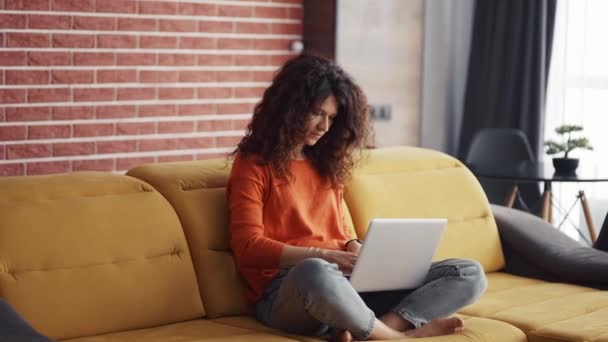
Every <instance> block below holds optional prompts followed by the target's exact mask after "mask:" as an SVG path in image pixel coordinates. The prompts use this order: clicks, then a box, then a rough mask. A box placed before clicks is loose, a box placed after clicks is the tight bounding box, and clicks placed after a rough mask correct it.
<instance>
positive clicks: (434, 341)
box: [213, 315, 527, 342]
mask: <svg viewBox="0 0 608 342" xmlns="http://www.w3.org/2000/svg"><path fill="white" fill-rule="evenodd" d="M459 316H460V317H461V318H462V319H463V320H464V326H465V329H464V331H463V332H462V333H459V334H456V335H449V336H440V337H432V338H422V339H416V341H420V342H425V341H428V342H448V341H449V342H476V341H484V342H486V341H492V342H526V340H527V339H526V335H525V334H524V333H523V332H522V331H521V330H520V329H518V328H516V327H514V326H512V325H510V324H507V323H504V322H499V321H495V320H491V319H486V318H479V317H470V316H466V315H459ZM213 322H216V323H221V324H226V325H230V326H233V327H240V328H244V329H251V330H256V331H260V332H272V333H277V334H280V332H277V331H276V330H273V329H271V328H268V327H266V326H264V325H263V324H261V323H259V322H258V321H256V320H255V319H254V318H252V317H247V316H240V317H223V318H218V319H215V320H213ZM283 335H285V334H283ZM285 336H287V337H290V338H293V339H296V340H299V341H306V342H312V341H319V340H318V339H314V338H310V337H305V336H296V335H285ZM403 341H410V340H403Z"/></svg>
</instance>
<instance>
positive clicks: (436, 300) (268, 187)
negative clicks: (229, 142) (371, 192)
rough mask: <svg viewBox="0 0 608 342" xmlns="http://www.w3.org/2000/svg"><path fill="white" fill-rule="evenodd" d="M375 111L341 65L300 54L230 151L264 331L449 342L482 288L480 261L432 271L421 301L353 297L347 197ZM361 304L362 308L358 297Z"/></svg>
mask: <svg viewBox="0 0 608 342" xmlns="http://www.w3.org/2000/svg"><path fill="white" fill-rule="evenodd" d="M367 118H368V106H367V102H366V98H365V96H364V94H363V92H362V91H361V89H360V88H359V87H358V86H357V85H356V84H355V83H354V82H353V80H352V79H351V78H350V77H349V76H348V75H347V74H346V73H345V72H344V71H343V70H342V69H341V68H340V67H338V66H336V65H335V64H333V63H332V62H330V61H328V60H326V59H323V58H321V57H315V56H309V55H302V56H299V57H296V58H294V59H292V60H290V61H288V62H287V63H286V64H285V65H284V66H283V67H282V68H281V69H280V70H279V72H278V73H277V74H276V76H275V77H274V80H273V82H272V84H271V85H270V87H269V88H268V89H266V91H265V92H264V96H263V98H262V100H261V101H260V103H258V104H257V105H256V107H255V110H254V114H253V118H252V121H251V123H250V124H249V126H248V127H247V133H246V135H245V137H244V138H243V139H242V140H241V142H240V143H239V144H238V146H237V148H236V150H235V151H234V152H233V156H234V164H233V167H232V172H231V175H230V179H229V182H228V202H229V206H230V219H231V231H232V240H231V245H232V249H233V252H234V256H235V260H236V265H237V268H238V270H239V272H240V274H241V275H242V276H243V278H244V279H245V281H246V284H247V288H246V293H245V297H246V300H247V301H248V302H249V303H250V304H254V305H255V309H256V317H257V318H258V320H260V321H261V322H263V323H264V324H266V325H268V326H270V327H273V328H276V329H280V330H284V331H286V332H290V333H297V334H305V335H313V336H321V335H324V334H325V333H327V332H328V331H329V330H330V329H331V330H332V332H333V337H334V338H335V339H337V340H346V341H348V340H351V339H352V338H355V339H357V340H366V339H372V340H377V339H398V338H408V337H428V336H436V335H445V334H453V333H456V332H459V331H461V330H462V327H463V322H462V320H460V319H459V318H456V317H449V315H451V314H453V313H454V312H456V311H457V310H458V309H460V308H461V307H463V306H464V305H467V304H469V303H471V302H473V301H474V300H475V299H477V298H478V297H479V296H480V295H481V293H482V292H483V291H484V290H485V287H486V280H485V276H484V273H483V269H482V268H481V266H480V265H479V264H478V263H476V262H473V261H467V260H447V261H442V262H437V263H433V265H432V267H431V269H430V271H429V275H428V277H427V279H426V281H425V284H424V285H423V286H421V287H420V288H418V289H416V290H414V291H385V292H376V293H364V294H361V295H360V294H358V293H357V292H355V291H354V289H353V288H352V287H351V286H350V283H349V282H348V280H347V278H345V277H344V276H343V274H342V272H341V271H350V270H352V268H353V265H354V263H355V260H356V259H357V255H358V253H359V250H360V248H361V244H360V242H359V241H358V240H352V239H350V237H349V231H348V228H347V226H346V225H345V224H344V220H343V213H342V208H341V203H342V188H343V184H344V182H345V181H346V180H347V179H348V177H349V175H350V171H351V169H352V167H353V165H354V160H353V154H354V153H355V152H356V151H357V150H358V149H360V148H361V147H362V146H363V145H364V144H365V142H366V139H367V133H368V120H367ZM362 296H363V298H362Z"/></svg>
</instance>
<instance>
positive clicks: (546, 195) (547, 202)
mask: <svg viewBox="0 0 608 342" xmlns="http://www.w3.org/2000/svg"><path fill="white" fill-rule="evenodd" d="M542 203H543V204H542V207H541V209H540V217H541V218H542V219H543V220H545V221H547V222H549V223H551V221H552V219H553V217H552V216H553V215H552V210H551V188H550V187H549V188H547V187H545V190H544V191H543V200H542Z"/></svg>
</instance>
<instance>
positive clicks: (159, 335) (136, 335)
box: [66, 319, 294, 342]
mask: <svg viewBox="0 0 608 342" xmlns="http://www.w3.org/2000/svg"><path fill="white" fill-rule="evenodd" d="M66 341H69V342H106V341H107V342H110V341H111V342H140V341H146V342H170V341H173V342H178V341H179V342H198V341H235V342H238V341H248V342H256V341H259V342H262V341H268V342H279V341H294V340H291V339H288V338H286V337H282V336H279V335H274V334H269V333H265V332H260V331H254V330H250V329H243V328H238V327H232V326H228V325H225V324H218V323H214V322H211V321H209V320H206V319H197V320H193V321H187V322H182V323H177V324H170V325H163V326H160V327H154V328H148V329H139V330H130V331H125V332H119V333H112V334H105V335H97V336H91V337H83V338H78V339H72V340H66Z"/></svg>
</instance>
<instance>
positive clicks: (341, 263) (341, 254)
mask: <svg viewBox="0 0 608 342" xmlns="http://www.w3.org/2000/svg"><path fill="white" fill-rule="evenodd" d="M308 258H321V259H323V260H325V261H327V262H330V263H335V264H338V267H340V269H341V270H343V271H349V272H350V271H352V270H353V267H354V266H355V261H357V254H355V253H353V252H345V251H335V250H331V249H322V248H318V247H296V246H289V245H285V246H284V247H283V253H281V259H280V266H281V267H290V266H293V265H295V264H297V263H299V262H300V261H302V260H304V259H308Z"/></svg>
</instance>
